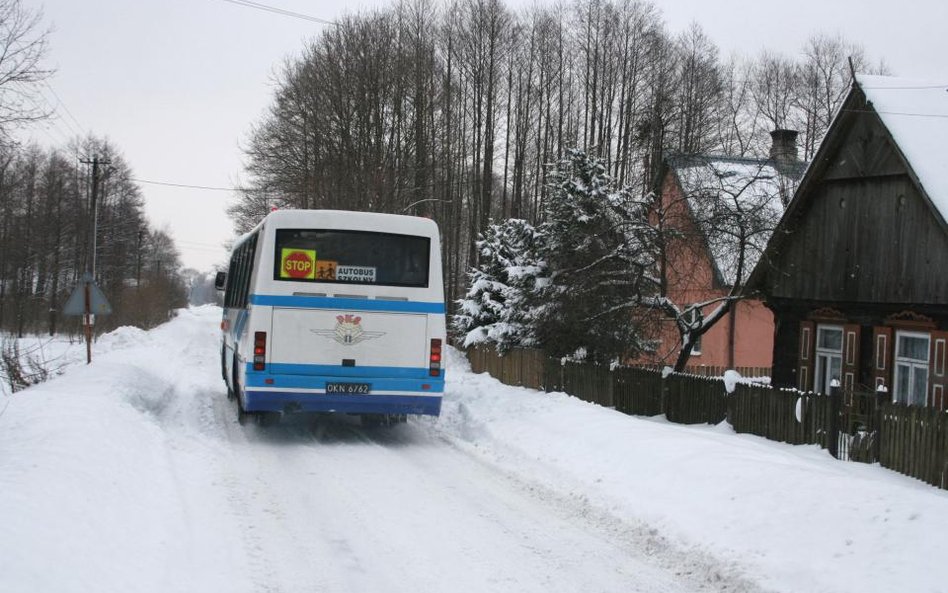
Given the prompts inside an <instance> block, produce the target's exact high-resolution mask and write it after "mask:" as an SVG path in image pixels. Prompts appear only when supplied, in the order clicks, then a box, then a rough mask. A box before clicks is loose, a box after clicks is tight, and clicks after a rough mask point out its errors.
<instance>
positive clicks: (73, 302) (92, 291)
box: [63, 272, 112, 364]
mask: <svg viewBox="0 0 948 593" xmlns="http://www.w3.org/2000/svg"><path fill="white" fill-rule="evenodd" d="M110 313H112V305H110V304H109V301H108V299H106V298H105V293H103V292H102V289H101V288H99V286H98V285H97V284H96V283H95V279H94V278H93V277H92V273H91V272H86V273H84V274H83V275H82V278H80V279H79V283H78V284H77V285H76V288H75V289H73V291H72V294H71V295H69V300H67V301H66V304H65V305H63V315H71V316H80V315H81V316H82V327H83V330H84V331H85V336H86V364H89V363H90V362H92V328H93V326H94V325H95V316H96V315H109V314H110Z"/></svg>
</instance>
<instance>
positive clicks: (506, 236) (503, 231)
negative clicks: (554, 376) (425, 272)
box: [454, 219, 546, 353]
mask: <svg viewBox="0 0 948 593" xmlns="http://www.w3.org/2000/svg"><path fill="white" fill-rule="evenodd" d="M542 241H543V238H542V236H541V234H540V232H539V231H538V230H537V229H536V228H534V227H533V226H532V225H531V224H530V223H528V222H527V221H525V220H520V219H509V220H506V221H504V222H503V223H500V224H491V225H489V226H488V227H487V229H486V230H485V231H484V233H482V234H481V236H480V238H479V239H478V241H477V249H478V254H479V256H480V258H479V259H480V261H479V263H478V265H477V267H475V268H473V269H472V270H471V271H470V273H469V277H470V287H469V289H468V291H467V295H466V296H465V298H463V299H461V300H460V301H459V305H460V309H459V311H458V314H457V315H455V316H454V328H455V330H456V331H457V332H458V333H459V334H461V335H462V336H463V344H464V346H465V347H467V346H470V345H472V344H481V343H487V342H489V343H492V344H494V345H495V346H496V348H497V351H498V352H501V353H503V352H506V351H507V350H509V349H510V348H516V347H533V346H536V345H537V343H536V335H535V331H534V330H535V324H534V322H535V318H536V311H535V309H534V307H535V304H534V301H535V295H536V293H537V287H538V285H539V286H542V285H543V282H544V279H545V274H546V266H545V264H544V262H543V261H542V260H541V259H540V257H539V253H538V250H539V249H540V246H541V244H542Z"/></svg>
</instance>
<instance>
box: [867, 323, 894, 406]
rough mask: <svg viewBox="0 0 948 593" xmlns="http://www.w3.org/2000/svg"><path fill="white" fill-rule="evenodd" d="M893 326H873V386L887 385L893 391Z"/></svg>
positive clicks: (875, 387) (890, 391)
mask: <svg viewBox="0 0 948 593" xmlns="http://www.w3.org/2000/svg"><path fill="white" fill-rule="evenodd" d="M892 350H893V344H892V328H891V327H874V328H872V387H873V389H877V388H878V387H879V386H880V385H885V386H886V388H887V389H888V390H889V393H892Z"/></svg>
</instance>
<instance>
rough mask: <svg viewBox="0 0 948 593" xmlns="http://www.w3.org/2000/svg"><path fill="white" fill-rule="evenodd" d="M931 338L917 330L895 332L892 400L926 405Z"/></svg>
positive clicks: (914, 404) (912, 404)
mask: <svg viewBox="0 0 948 593" xmlns="http://www.w3.org/2000/svg"><path fill="white" fill-rule="evenodd" d="M930 346H931V338H930V337H929V335H928V334H923V333H917V332H903V331H900V332H896V334H895V392H894V393H893V394H892V400H893V401H895V402H898V403H902V404H908V405H910V406H924V405H925V402H926V394H927V393H928V351H929V347H930Z"/></svg>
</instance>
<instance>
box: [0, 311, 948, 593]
mask: <svg viewBox="0 0 948 593" xmlns="http://www.w3.org/2000/svg"><path fill="white" fill-rule="evenodd" d="M219 319H220V310H219V309H216V308H214V307H204V308H198V309H193V310H189V311H182V312H181V315H180V316H179V317H178V318H177V319H176V320H174V321H173V322H171V323H169V324H166V325H165V326H162V327H161V328H158V329H156V330H153V331H151V332H142V331H140V330H135V329H131V328H123V329H120V330H118V331H116V332H113V333H112V334H109V335H107V336H105V337H103V338H102V339H101V340H100V341H99V343H98V344H97V358H96V362H95V363H94V364H93V365H92V366H90V367H85V366H84V365H77V366H75V367H73V368H71V369H70V370H69V371H68V372H67V373H66V374H65V375H64V376H62V377H59V378H57V379H55V380H53V381H50V382H48V383H45V384H42V385H39V386H37V387H34V388H31V389H29V390H26V391H23V392H20V393H18V394H17V395H15V396H13V397H6V398H3V399H0V515H2V519H0V564H2V570H0V591H3V592H8V591H9V592H20V591H23V592H27V591H30V592H33V591H55V592H57V593H60V592H72V591H77V592H78V591H90V592H91V591H95V592H96V593H100V592H103V591H145V592H152V591H154V592H156V593H157V592H159V591H160V592H168V591H228V592H230V591H235V592H241V591H247V592H271V591H273V592H277V591H285V592H301V591H327V592H334V591H353V592H355V591H358V592H376V591H378V592H381V591H384V592H386V593H390V592H392V593H398V592H401V591H405V592H408V591H411V592H413V593H415V592H426V591H431V592H435V591H438V592H442V591H451V592H466V591H471V592H474V591H477V592H481V591H509V592H529V591H538V592H539V591H542V592H544V593H550V592H564V593H565V592H575V591H587V592H590V593H594V592H607V591H623V592H628V591H640V592H651V591H655V592H658V591H662V592H679V591H729V592H730V591H747V592H756V591H770V590H776V591H800V592H803V591H807V592H810V591H839V592H842V591H848V590H860V591H880V592H881V591H887V590H892V586H893V585H895V584H898V585H900V588H903V590H912V591H943V590H944V589H939V587H940V586H941V585H940V584H941V583H944V582H946V580H945V576H946V569H945V568H942V565H941V564H940V563H937V562H936V563H930V562H927V561H926V560H925V558H939V557H943V555H944V553H945V552H946V551H948V543H946V541H945V540H946V538H945V537H944V533H948V496H946V494H945V493H944V492H943V491H938V490H935V489H932V488H930V487H927V486H925V485H923V484H921V483H920V482H916V481H914V480H909V479H906V478H903V477H900V476H897V475H894V474H891V472H887V471H886V470H883V469H881V468H878V467H871V466H864V465H861V464H844V463H840V462H836V461H833V460H831V459H828V458H827V456H826V455H825V453H824V452H822V451H819V450H818V449H816V448H815V447H788V446H784V445H778V444H775V443H769V442H766V441H763V440H761V439H756V438H752V437H743V436H738V435H734V434H733V433H731V432H730V431H729V429H727V427H700V428H696V427H680V426H674V425H669V424H667V423H665V422H661V421H655V420H644V419H635V418H629V417H625V416H622V415H620V414H617V413H615V412H613V411H610V410H605V409H602V408H599V407H596V406H592V405H590V404H585V403H583V402H579V401H577V400H575V399H574V398H569V397H567V396H564V395H556V394H538V393H536V392H531V391H528V390H521V389H513V388H508V387H504V386H500V385H499V384H497V383H496V382H494V381H493V380H492V379H490V378H489V377H485V376H478V375H472V374H471V373H469V372H468V371H466V369H465V366H464V362H463V361H462V360H460V359H459V358H458V357H456V356H455V357H452V358H451V359H450V360H449V361H448V363H449V367H448V380H449V389H448V393H446V396H445V406H444V412H443V414H442V416H441V418H438V419H434V418H421V419H411V420H410V422H409V423H408V424H407V425H402V426H398V427H393V428H380V429H365V428H363V427H361V426H360V425H359V423H358V421H357V420H355V419H350V418H347V417H334V418H324V419H321V420H320V421H319V422H317V423H316V424H315V425H314V424H312V423H309V422H304V421H303V420H302V419H300V418H295V419H290V420H288V421H286V422H284V423H283V424H280V425H277V426H271V427H257V426H239V425H238V424H237V423H236V414H235V412H234V409H233V406H234V404H233V402H229V401H228V400H227V399H226V396H225V393H224V388H223V383H222V382H221V381H220V376H219V370H218V354H217V353H218V330H217V324H218V322H219Z"/></svg>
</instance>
